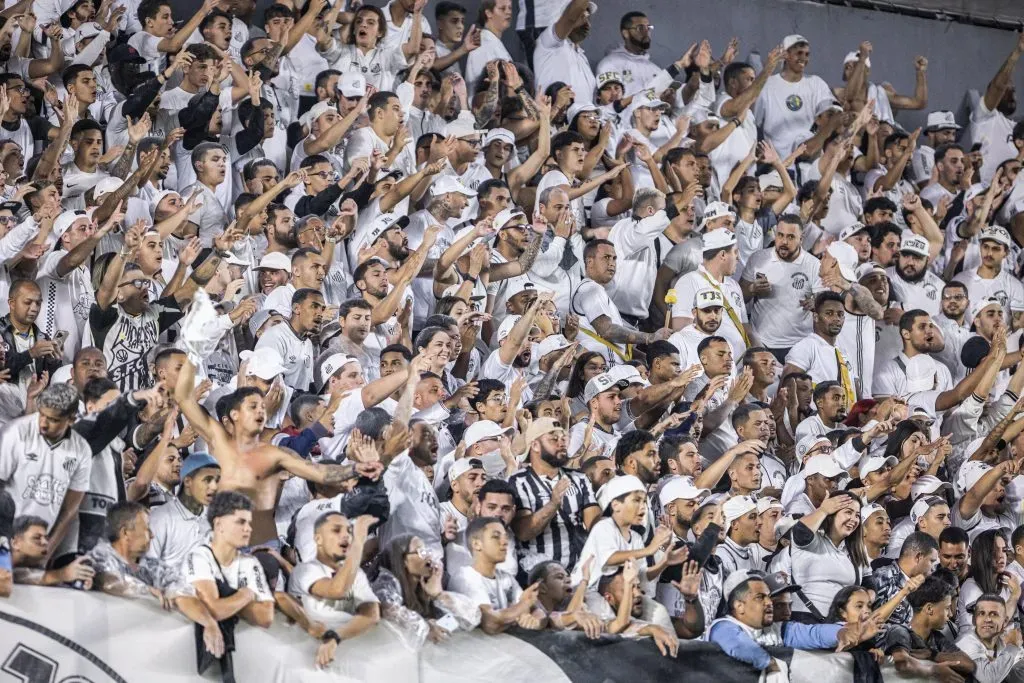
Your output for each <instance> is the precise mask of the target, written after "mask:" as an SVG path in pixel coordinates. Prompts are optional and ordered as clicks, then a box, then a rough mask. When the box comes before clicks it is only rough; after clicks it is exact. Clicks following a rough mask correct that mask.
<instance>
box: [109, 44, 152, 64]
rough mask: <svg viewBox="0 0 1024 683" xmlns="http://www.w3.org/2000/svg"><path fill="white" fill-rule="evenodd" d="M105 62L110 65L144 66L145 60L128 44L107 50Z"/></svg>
mask: <svg viewBox="0 0 1024 683" xmlns="http://www.w3.org/2000/svg"><path fill="white" fill-rule="evenodd" d="M107 61H108V62H110V63H111V64H145V63H146V59H145V58H144V57H143V56H142V55H140V54H139V51H138V50H136V49H135V48H134V47H132V46H131V45H129V44H128V43H118V44H117V45H115V46H114V47H112V48H110V49H109V50H107Z"/></svg>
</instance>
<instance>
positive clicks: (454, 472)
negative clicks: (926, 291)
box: [448, 458, 484, 481]
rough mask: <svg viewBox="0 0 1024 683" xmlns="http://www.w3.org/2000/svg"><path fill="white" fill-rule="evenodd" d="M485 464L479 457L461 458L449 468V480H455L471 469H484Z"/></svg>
mask: <svg viewBox="0 0 1024 683" xmlns="http://www.w3.org/2000/svg"><path fill="white" fill-rule="evenodd" d="M482 469H484V464H483V462H481V460H480V459H479V458H459V459H458V460H456V461H455V462H453V463H452V466H451V467H450V468H449V469H448V481H455V480H456V479H458V478H459V477H461V476H462V475H463V474H465V473H466V472H469V471H470V470H482Z"/></svg>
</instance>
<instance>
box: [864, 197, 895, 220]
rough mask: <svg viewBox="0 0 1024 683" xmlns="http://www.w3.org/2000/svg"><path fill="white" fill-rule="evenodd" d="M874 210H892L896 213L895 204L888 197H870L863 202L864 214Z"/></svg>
mask: <svg viewBox="0 0 1024 683" xmlns="http://www.w3.org/2000/svg"><path fill="white" fill-rule="evenodd" d="M875 211H892V212H893V213H896V204H895V202H893V201H892V200H891V199H889V198H888V197H872V198H870V199H868V200H867V201H866V202H864V212H863V213H864V215H865V216H866V215H868V214H869V213H873V212H875Z"/></svg>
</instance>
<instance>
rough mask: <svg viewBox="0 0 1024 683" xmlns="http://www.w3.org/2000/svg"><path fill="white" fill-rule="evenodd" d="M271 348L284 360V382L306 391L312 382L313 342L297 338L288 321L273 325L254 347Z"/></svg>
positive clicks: (293, 387)
mask: <svg viewBox="0 0 1024 683" xmlns="http://www.w3.org/2000/svg"><path fill="white" fill-rule="evenodd" d="M261 348H271V349H274V350H275V351H277V352H278V353H279V354H281V358H282V360H283V361H284V368H285V373H284V382H285V384H287V385H288V386H290V387H291V388H292V389H297V390H300V391H306V390H308V389H309V386H310V384H312V383H313V355H314V353H315V350H314V349H313V342H312V341H310V340H309V338H308V337H307V338H306V339H299V337H298V335H297V334H295V330H293V329H292V326H291V324H290V323H287V322H286V323H281V324H280V325H274V326H273V327H271V328H270V329H269V330H267V331H266V332H264V333H263V336H261V337H260V340H259V341H258V342H256V349H257V350H259V349H261Z"/></svg>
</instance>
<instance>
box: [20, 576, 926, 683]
mask: <svg viewBox="0 0 1024 683" xmlns="http://www.w3.org/2000/svg"><path fill="white" fill-rule="evenodd" d="M236 648H237V649H236V651H235V656H234V662H235V678H236V680H237V681H239V683H284V682H289V683H291V682H295V683H317V682H319V681H324V682H326V681H333V682H339V681H343V682H348V681H351V682H353V683H355V682H356V681H360V682H365V681H372V682H373V683H391V682H395V683H421V682H422V683H479V682H480V681H487V683H613V682H617V681H621V682H622V683H627V682H628V683H642V682H646V681H650V682H651V683H654V682H655V681H658V682H659V683H660V682H662V681H685V682H686V683H711V682H712V681H713V682H714V683H757V681H758V680H759V677H760V676H759V672H757V671H755V670H754V669H752V668H751V667H749V666H747V665H745V664H742V663H740V662H737V661H736V660H733V659H731V658H729V657H727V656H726V655H724V654H723V653H722V652H721V651H720V650H718V649H717V648H716V647H715V646H713V645H709V644H707V643H687V642H684V643H682V644H681V645H680V648H679V656H678V657H677V658H675V659H671V658H665V657H662V656H661V655H660V654H659V653H658V650H657V648H656V647H655V645H654V643H653V642H651V641H650V640H649V639H647V640H639V641H634V640H625V639H622V638H618V637H606V638H604V639H602V640H600V641H597V642H594V641H587V640H586V639H584V638H583V637H582V636H581V635H579V634H575V633H558V632H524V631H515V632H513V633H511V634H507V635H501V636H487V635H484V634H483V633H481V632H479V631H477V632H474V633H461V634H457V635H456V636H455V637H453V638H452V639H451V640H450V641H449V642H447V643H445V644H443V645H427V646H425V647H423V648H422V649H420V650H418V651H417V650H414V649H411V648H409V647H407V646H406V645H405V643H404V641H403V639H402V637H401V635H400V634H399V633H398V632H397V631H396V630H394V629H392V628H391V627H390V626H389V625H387V624H386V623H383V622H382V624H381V626H379V627H378V628H375V629H373V630H372V631H371V632H369V633H367V634H365V635H363V636H361V637H359V638H357V639H355V640H351V641H346V642H344V643H342V644H341V646H340V647H339V648H338V651H337V656H336V660H335V662H334V663H333V664H332V665H331V666H330V667H329V668H328V669H326V670H318V669H317V668H316V667H315V666H314V664H313V659H314V654H315V652H316V643H315V642H314V641H313V639H312V638H310V637H309V636H308V635H307V634H306V633H305V632H304V631H302V630H301V629H299V628H297V627H295V626H288V625H286V624H284V623H283V622H281V621H278V622H277V623H275V624H274V625H273V626H272V627H271V628H270V629H269V630H266V631H264V630H262V629H256V628H250V627H247V626H240V627H239V629H238V631H237V633H236ZM773 654H775V655H776V656H778V657H779V658H780V659H784V660H785V661H787V662H788V663H789V664H790V671H791V681H792V682H793V683H833V682H835V683H840V682H842V683H847V682H848V681H851V680H853V665H852V660H851V658H850V656H849V655H835V654H828V653H818V652H814V653H809V652H793V651H791V650H787V649H779V650H776V651H774V652H773ZM214 668H216V667H214ZM883 675H885V677H886V679H889V678H890V677H892V678H896V674H895V672H894V671H893V670H892V669H891V668H883ZM8 680H10V681H19V682H21V683H135V682H138V683H185V682H187V681H197V680H211V681H215V680H217V676H216V675H215V674H214V673H213V672H212V671H211V673H210V674H209V675H208V676H206V677H204V678H200V677H199V676H198V675H197V674H196V663H195V645H194V640H193V630H192V625H191V624H190V623H189V622H187V621H186V620H185V619H184V618H183V617H181V616H180V615H176V614H169V613H167V612H163V611H161V610H160V609H159V606H157V605H156V604H155V602H145V601H132V600H126V599H118V598H114V597H110V596H106V595H100V594H96V593H83V592H80V591H74V590H70V589H61V588H31V587H25V586H15V591H14V595H13V596H12V597H11V598H10V599H6V600H4V599H0V681H2V682H4V683H6V681H8ZM900 680H907V681H909V680H910V679H900Z"/></svg>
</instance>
